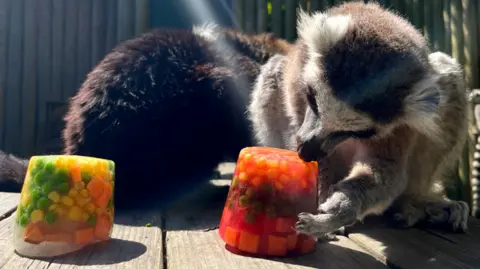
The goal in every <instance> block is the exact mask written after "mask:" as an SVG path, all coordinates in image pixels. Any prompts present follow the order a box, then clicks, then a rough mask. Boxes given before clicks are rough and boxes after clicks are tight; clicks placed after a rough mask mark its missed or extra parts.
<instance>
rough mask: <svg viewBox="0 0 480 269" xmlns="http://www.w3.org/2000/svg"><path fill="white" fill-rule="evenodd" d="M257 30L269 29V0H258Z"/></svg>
mask: <svg viewBox="0 0 480 269" xmlns="http://www.w3.org/2000/svg"><path fill="white" fill-rule="evenodd" d="M256 3H257V32H258V33H262V32H267V31H268V7H267V0H257V2H256Z"/></svg>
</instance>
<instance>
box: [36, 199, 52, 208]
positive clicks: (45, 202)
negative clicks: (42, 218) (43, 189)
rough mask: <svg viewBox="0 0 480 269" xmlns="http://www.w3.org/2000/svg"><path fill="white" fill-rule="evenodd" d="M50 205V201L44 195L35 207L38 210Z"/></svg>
mask: <svg viewBox="0 0 480 269" xmlns="http://www.w3.org/2000/svg"><path fill="white" fill-rule="evenodd" d="M49 205H50V201H48V199H47V198H46V197H42V198H40V199H39V200H38V202H37V208H38V209H40V210H44V209H46V208H47V207H48V206H49Z"/></svg>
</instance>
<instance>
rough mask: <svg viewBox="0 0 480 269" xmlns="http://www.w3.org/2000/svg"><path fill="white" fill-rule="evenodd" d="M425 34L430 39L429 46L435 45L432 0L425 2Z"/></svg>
mask: <svg viewBox="0 0 480 269" xmlns="http://www.w3.org/2000/svg"><path fill="white" fill-rule="evenodd" d="M423 4H424V6H423V35H424V36H425V38H426V39H427V40H428V43H429V46H430V47H433V39H434V36H433V15H432V6H433V3H432V2H431V1H424V2H423Z"/></svg>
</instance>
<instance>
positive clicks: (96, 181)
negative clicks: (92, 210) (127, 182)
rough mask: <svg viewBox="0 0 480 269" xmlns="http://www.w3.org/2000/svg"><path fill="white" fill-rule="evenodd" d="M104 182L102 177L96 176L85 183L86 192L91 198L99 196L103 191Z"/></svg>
mask: <svg viewBox="0 0 480 269" xmlns="http://www.w3.org/2000/svg"><path fill="white" fill-rule="evenodd" d="M104 186H105V184H104V182H103V180H102V179H100V178H98V177H94V178H92V180H90V182H89V183H88V185H87V189H88V192H89V193H90V196H91V197H93V198H97V197H100V196H101V195H102V193H103V189H104Z"/></svg>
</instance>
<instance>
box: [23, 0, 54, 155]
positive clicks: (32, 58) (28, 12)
mask: <svg viewBox="0 0 480 269" xmlns="http://www.w3.org/2000/svg"><path fill="white" fill-rule="evenodd" d="M36 8H37V6H36V0H25V5H24V13H25V16H24V23H23V38H24V41H23V42H24V43H23V71H22V90H21V91H22V98H21V103H20V104H16V105H18V106H21V108H22V112H21V114H20V115H21V118H20V122H21V128H20V129H19V131H20V133H19V134H18V137H17V139H18V140H20V141H21V147H20V152H21V155H22V156H29V155H31V154H33V152H34V145H35V116H36V114H37V100H36V99H37V79H38V78H37V67H36V65H37V47H38V45H37V43H38V42H37V33H38V29H37V24H40V25H41V27H42V26H43V27H48V26H47V25H44V24H43V22H37V21H36V15H37V14H38V13H37V12H36ZM19 138H20V139H19Z"/></svg>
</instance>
